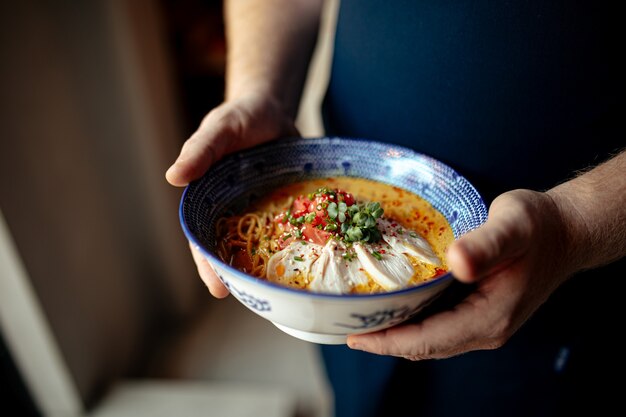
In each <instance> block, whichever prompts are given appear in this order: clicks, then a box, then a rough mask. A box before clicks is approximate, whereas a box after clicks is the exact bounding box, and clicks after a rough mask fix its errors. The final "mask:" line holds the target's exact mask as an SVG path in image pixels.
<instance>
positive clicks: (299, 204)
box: [291, 195, 312, 217]
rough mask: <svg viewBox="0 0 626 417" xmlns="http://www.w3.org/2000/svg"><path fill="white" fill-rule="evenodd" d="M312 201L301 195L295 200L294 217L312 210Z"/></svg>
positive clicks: (292, 210) (292, 211) (292, 209)
mask: <svg viewBox="0 0 626 417" xmlns="http://www.w3.org/2000/svg"><path fill="white" fill-rule="evenodd" d="M311 203H312V202H311V200H309V199H308V198H306V197H305V196H302V195H301V196H300V197H298V198H296V200H295V201H294V202H293V206H292V208H291V215H292V216H293V217H300V216H303V215H305V214H307V213H308V212H309V211H310V206H311Z"/></svg>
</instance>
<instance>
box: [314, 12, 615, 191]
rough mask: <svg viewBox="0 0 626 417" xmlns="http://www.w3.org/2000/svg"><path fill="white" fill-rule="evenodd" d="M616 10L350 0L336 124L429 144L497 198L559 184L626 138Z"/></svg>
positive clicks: (343, 17)
mask: <svg viewBox="0 0 626 417" xmlns="http://www.w3.org/2000/svg"><path fill="white" fill-rule="evenodd" d="M619 16H620V14H619V13H617V11H616V10H610V6H609V5H607V4H606V2H592V1H585V2H580V1H549V2H548V1H536V0H532V1H497V0H496V1H419V0H418V1H413V0H397V1H393V2H388V1H383V0H346V1H342V4H341V9H340V14H339V18H338V26H337V34H336V40H335V56H334V61H333V66H332V75H331V81H330V85H329V89H328V93H327V97H326V100H325V103H324V115H325V122H326V127H327V133H328V134H331V135H342V136H357V137H363V138H369V139H376V140H381V141H388V142H394V143H398V144H402V145H405V146H409V147H412V148H414V149H415V150H417V151H420V152H424V153H427V154H429V155H432V156H434V157H436V158H438V159H440V160H442V161H444V162H446V163H448V164H449V165H451V166H452V167H454V168H456V169H457V170H459V171H460V172H461V173H462V174H464V175H466V176H467V177H468V178H469V179H470V180H471V181H473V182H475V183H476V185H477V186H478V188H479V191H482V193H483V194H485V196H486V197H487V199H488V200H489V199H490V198H491V197H493V196H494V195H495V194H497V193H501V192H502V191H505V190H507V189H511V188H519V187H524V188H533V189H545V188H548V187H551V186H553V185H554V184H555V183H557V182H559V181H561V180H563V179H565V178H567V177H568V176H570V175H571V173H572V172H574V171H575V170H577V169H581V168H585V167H586V166H588V165H590V164H595V163H597V162H599V159H600V158H602V157H604V156H605V155H606V154H607V152H610V151H615V150H616V149H617V148H619V147H621V146H624V145H625V141H624V129H623V123H621V121H620V116H621V115H620V114H618V104H620V103H622V102H623V97H624V81H623V68H624V67H623V64H621V63H620V62H619V58H620V55H621V52H620V51H622V50H623V47H622V45H621V42H622V41H623V39H624V36H623V29H622V28H623V24H622V23H621V22H618V21H617V19H618V18H619ZM620 32H621V33H620ZM620 35H621V36H620Z"/></svg>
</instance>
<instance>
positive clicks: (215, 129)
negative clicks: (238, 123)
mask: <svg viewBox="0 0 626 417" xmlns="http://www.w3.org/2000/svg"><path fill="white" fill-rule="evenodd" d="M223 120H224V121H222V122H221V123H217V122H216V123H214V124H210V123H206V122H205V123H203V124H202V125H201V126H200V128H199V129H198V130H197V131H196V132H195V133H194V134H193V135H191V137H190V138H189V139H187V141H186V142H185V143H184V144H183V147H182V149H181V151H180V155H179V156H178V158H177V159H176V161H175V162H174V164H172V166H171V167H170V168H169V169H168V170H167V172H166V173H165V178H166V179H167V181H168V182H169V183H170V184H172V185H175V186H178V187H183V186H186V185H187V184H189V183H190V182H191V181H193V180H195V179H197V178H200V177H201V176H202V175H203V174H204V173H205V172H206V171H207V170H208V169H209V167H210V166H211V165H212V164H213V163H214V162H216V161H217V160H219V159H220V158H221V157H222V156H224V153H225V150H226V148H227V147H228V144H229V143H230V142H231V141H232V138H233V127H232V126H229V125H228V124H227V123H226V122H225V120H226V119H223Z"/></svg>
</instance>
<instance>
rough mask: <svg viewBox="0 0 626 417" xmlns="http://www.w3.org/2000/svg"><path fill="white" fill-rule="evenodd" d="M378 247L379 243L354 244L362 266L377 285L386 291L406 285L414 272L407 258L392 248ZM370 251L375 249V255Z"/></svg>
mask: <svg viewBox="0 0 626 417" xmlns="http://www.w3.org/2000/svg"><path fill="white" fill-rule="evenodd" d="M380 249H381V247H380V245H367V247H366V246H364V245H361V244H358V243H357V244H355V245H354V251H355V252H356V255H357V257H358V259H359V261H360V262H361V264H362V265H363V268H364V269H365V271H366V272H367V273H368V274H369V275H370V276H371V277H372V279H373V280H374V281H376V283H377V284H378V285H380V286H381V287H383V288H384V289H385V290H387V291H393V290H397V289H400V288H403V287H405V286H407V284H408V283H409V281H410V280H411V277H413V272H414V270H413V265H411V262H410V261H409V259H408V258H407V257H406V256H404V255H403V254H402V253H399V252H396V251H394V250H393V249H385V250H384V251H382V250H380ZM372 251H376V252H377V256H375V255H374V254H373V252H372Z"/></svg>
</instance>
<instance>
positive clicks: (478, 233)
mask: <svg viewBox="0 0 626 417" xmlns="http://www.w3.org/2000/svg"><path fill="white" fill-rule="evenodd" d="M532 227H533V226H532V221H531V220H530V219H529V216H528V213H527V211H526V210H525V207H524V205H523V204H520V201H519V200H518V199H513V198H509V197H508V196H507V197H503V198H502V199H500V200H498V199H496V201H494V203H493V204H492V207H491V210H490V211H489V218H488V219H487V222H485V224H484V225H482V226H481V227H479V228H478V229H475V230H473V231H471V232H469V233H468V234H466V235H464V236H462V237H461V238H460V239H458V240H456V241H455V242H453V243H452V244H451V245H450V247H449V249H448V251H447V261H448V265H449V266H450V269H451V270H452V273H453V274H454V276H455V277H456V278H458V279H459V280H460V281H462V282H467V283H470V282H476V281H478V280H480V279H481V278H484V277H485V276H487V275H488V274H489V273H493V272H495V271H497V270H498V269H500V268H503V267H505V266H506V265H507V264H508V262H510V261H511V260H512V259H514V258H516V257H517V256H519V255H520V254H521V253H523V252H524V251H525V250H526V249H527V248H528V247H529V244H530V234H531V230H532Z"/></svg>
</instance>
